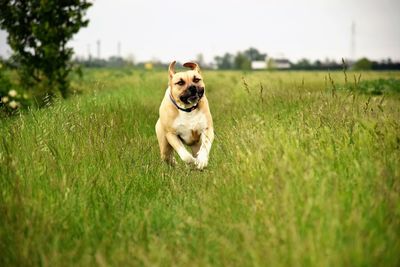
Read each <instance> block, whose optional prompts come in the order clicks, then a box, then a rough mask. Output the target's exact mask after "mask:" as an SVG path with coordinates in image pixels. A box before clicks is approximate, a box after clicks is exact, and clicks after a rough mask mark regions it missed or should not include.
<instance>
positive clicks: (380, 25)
mask: <svg viewBox="0 0 400 267" xmlns="http://www.w3.org/2000/svg"><path fill="white" fill-rule="evenodd" d="M93 3H94V4H93V6H92V7H91V8H90V9H89V11H88V13H87V17H88V18H89V19H90V23H89V26H88V27H87V28H84V29H82V30H81V31H80V32H79V33H78V34H77V35H75V36H74V38H73V40H72V41H71V42H70V43H69V44H70V46H72V47H73V48H74V50H75V54H76V55H78V56H81V57H87V56H88V54H89V51H90V53H91V54H92V55H93V56H96V55H97V45H96V42H97V41H98V40H100V42H101V51H100V55H101V57H102V58H108V57H109V56H113V55H118V43H120V51H121V55H122V56H123V57H133V58H134V59H135V61H137V62H139V61H147V60H155V59H157V60H161V61H163V62H169V61H172V60H178V61H181V62H184V61H188V60H193V59H196V58H197V55H198V54H200V53H201V54H202V55H203V56H204V59H205V61H206V62H210V61H212V60H213V58H214V57H215V56H216V55H223V54H224V53H226V52H229V53H236V52H238V51H243V50H245V49H247V48H249V47H255V48H257V49H258V50H260V51H261V52H263V53H267V54H268V56H271V57H285V58H288V59H290V60H292V61H297V60H299V59H301V58H308V59H311V60H315V59H321V60H324V59H326V58H329V59H335V60H340V59H341V58H342V57H344V58H351V57H352V53H351V25H352V22H354V23H355V38H354V40H355V58H361V57H368V58H370V59H373V60H381V59H386V58H389V57H390V58H392V59H393V60H400V26H399V25H400V1H399V0H347V1H346V0H264V1H263V0H243V1H238V0H230V1H222V0H220V1H218V0H202V1H190V0H168V1H167V0H136V1H133V0H112V1H111V0H94V1H93ZM4 39H5V34H4V33H0V54H2V55H4V54H7V53H10V52H9V51H7V50H9V49H8V48H6V46H5V45H4Z"/></svg>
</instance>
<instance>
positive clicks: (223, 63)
mask: <svg viewBox="0 0 400 267" xmlns="http://www.w3.org/2000/svg"><path fill="white" fill-rule="evenodd" d="M214 59H215V62H216V63H217V66H218V69H222V70H226V69H233V60H234V57H233V55H232V54H229V53H225V55H224V56H223V57H220V56H216V57H215V58H214Z"/></svg>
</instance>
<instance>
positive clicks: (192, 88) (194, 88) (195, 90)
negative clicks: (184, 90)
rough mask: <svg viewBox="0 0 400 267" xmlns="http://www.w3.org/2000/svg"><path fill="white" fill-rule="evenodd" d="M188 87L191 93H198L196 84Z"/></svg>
mask: <svg viewBox="0 0 400 267" xmlns="http://www.w3.org/2000/svg"><path fill="white" fill-rule="evenodd" d="M188 89H189V92H190V93H191V94H195V93H197V89H196V86H194V85H192V86H190V87H189V88H188Z"/></svg>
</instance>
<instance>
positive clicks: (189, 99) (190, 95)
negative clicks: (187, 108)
mask: <svg viewBox="0 0 400 267" xmlns="http://www.w3.org/2000/svg"><path fill="white" fill-rule="evenodd" d="M203 95H204V88H199V89H198V90H196V92H189V91H187V92H185V93H184V94H182V95H181V96H180V97H179V99H180V100H181V101H182V102H183V103H185V104H186V105H192V104H196V103H197V102H198V101H199V100H200V98H201V97H202V96H203Z"/></svg>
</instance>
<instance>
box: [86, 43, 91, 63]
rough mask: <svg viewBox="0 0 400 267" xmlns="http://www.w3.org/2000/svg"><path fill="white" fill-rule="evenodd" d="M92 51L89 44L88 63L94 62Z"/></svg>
mask: <svg viewBox="0 0 400 267" xmlns="http://www.w3.org/2000/svg"><path fill="white" fill-rule="evenodd" d="M90 50H91V49H90V44H87V54H88V61H91V60H92V52H91V51H90Z"/></svg>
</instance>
